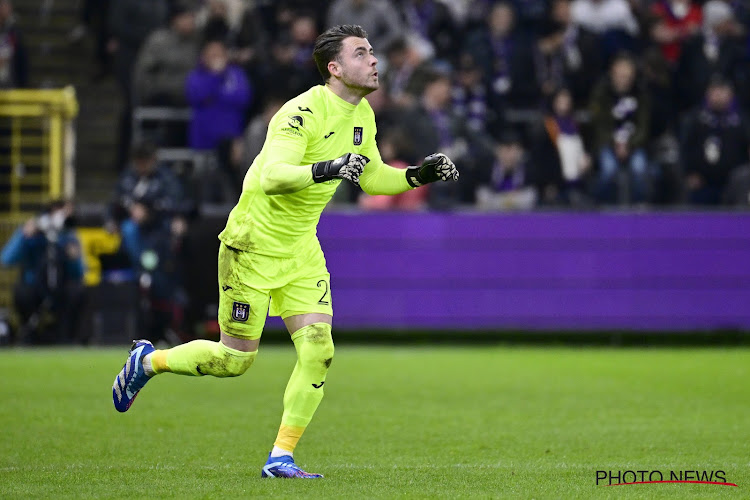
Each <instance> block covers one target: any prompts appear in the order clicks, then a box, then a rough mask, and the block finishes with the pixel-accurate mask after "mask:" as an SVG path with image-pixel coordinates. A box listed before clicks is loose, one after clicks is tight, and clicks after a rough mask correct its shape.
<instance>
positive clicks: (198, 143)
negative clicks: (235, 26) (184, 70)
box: [187, 40, 251, 151]
mask: <svg viewBox="0 0 750 500" xmlns="http://www.w3.org/2000/svg"><path fill="white" fill-rule="evenodd" d="M187 96H188V100H189V101H190V106H191V108H192V109H193V116H192V119H191V121H190V139H189V144H190V147H191V148H193V149H196V150H202V151H206V150H215V149H216V148H218V147H219V145H220V143H221V142H222V141H225V140H234V139H238V138H239V137H241V136H242V131H243V130H244V123H243V120H244V115H245V109H246V108H247V105H248V103H249V102H250V96H251V91H250V84H249V82H248V81H247V77H245V73H244V72H243V71H242V69H240V68H239V67H238V66H236V65H233V64H230V63H229V57H228V54H227V48H226V45H225V44H224V42H223V41H220V40H215V41H209V42H208V43H206V44H205V45H204V47H203V50H202V51H201V59H200V62H199V63H198V66H197V67H196V68H195V69H193V70H192V71H191V72H190V74H189V75H188V78H187Z"/></svg>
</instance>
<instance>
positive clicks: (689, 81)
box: [676, 0, 744, 111]
mask: <svg viewBox="0 0 750 500" xmlns="http://www.w3.org/2000/svg"><path fill="white" fill-rule="evenodd" d="M742 32H743V27H742V25H741V24H740V23H739V22H737V20H736V19H735V17H734V13H733V11H732V8H731V7H730V6H729V4H727V3H726V2H723V1H722V0H709V1H708V2H706V3H705V4H704V5H703V29H702V31H701V32H700V33H699V34H698V35H697V36H695V37H693V38H691V39H690V40H687V41H686V42H685V43H684V44H683V49H682V52H681V54H680V59H679V62H678V67H677V75H676V79H677V87H676V90H677V91H678V96H679V102H680V111H686V110H689V109H692V108H695V107H696V106H698V105H699V104H700V102H701V100H702V99H703V96H704V94H705V90H706V87H707V86H708V81H709V79H710V78H711V75H714V74H720V75H722V76H724V77H725V78H727V79H728V80H729V81H730V82H731V83H732V84H733V85H734V86H735V88H740V89H741V88H743V82H744V79H743V77H742V74H741V73H742V69H743V62H742V59H743V51H744V48H743V47H741V46H740V41H739V39H738V37H739V36H740V34H741V33H742Z"/></svg>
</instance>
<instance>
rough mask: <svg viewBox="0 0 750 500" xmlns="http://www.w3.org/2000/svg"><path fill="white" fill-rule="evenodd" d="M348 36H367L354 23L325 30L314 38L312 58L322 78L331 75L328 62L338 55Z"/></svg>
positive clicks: (362, 29)
mask: <svg viewBox="0 0 750 500" xmlns="http://www.w3.org/2000/svg"><path fill="white" fill-rule="evenodd" d="M350 36H355V37H357V38H367V32H366V31H365V30H364V28H362V26H359V25H356V24H342V25H340V26H334V27H333V28H329V29H327V30H325V31H324V32H323V33H321V34H320V36H318V38H317V39H316V40H315V49H313V59H315V65H316V66H317V67H318V71H319V72H320V75H321V76H322V77H323V80H325V81H328V79H329V78H330V77H331V72H330V71H328V63H329V62H331V61H333V60H334V59H336V58H337V57H338V55H339V52H341V45H342V43H343V42H344V39H346V38H349V37H350Z"/></svg>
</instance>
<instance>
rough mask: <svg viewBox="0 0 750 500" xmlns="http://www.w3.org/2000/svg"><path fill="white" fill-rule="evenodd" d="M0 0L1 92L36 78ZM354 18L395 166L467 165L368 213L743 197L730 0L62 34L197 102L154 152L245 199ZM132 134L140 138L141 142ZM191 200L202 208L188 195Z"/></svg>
mask: <svg viewBox="0 0 750 500" xmlns="http://www.w3.org/2000/svg"><path fill="white" fill-rule="evenodd" d="M10 1H11V0H0V87H12V86H24V85H25V84H26V82H27V80H28V76H27V69H26V67H27V63H26V56H25V49H24V45H23V40H22V37H21V36H20V33H19V31H18V28H17V23H16V22H15V21H14V17H13V15H12V8H11V5H10ZM341 23H350V24H360V25H362V26H363V27H364V28H365V29H366V30H367V32H368V34H369V40H370V42H371V43H372V45H373V47H374V48H375V51H376V55H377V56H378V57H379V67H380V75H381V83H382V86H381V89H380V90H379V91H377V92H376V93H374V94H372V95H370V96H369V97H368V99H369V100H370V102H371V104H372V105H373V108H374V109H375V112H376V117H377V119H378V130H379V134H380V137H379V140H380V141H381V142H382V143H386V145H387V148H388V149H389V154H388V156H389V158H390V161H391V162H393V163H394V164H398V165H404V164H414V163H416V162H418V161H419V160H420V158H422V157H423V156H424V155H426V154H429V153H431V152H433V151H437V150H439V151H442V152H444V153H446V154H448V155H449V156H450V157H451V158H452V159H453V160H454V162H455V163H456V164H457V165H458V166H459V168H460V169H461V172H462V176H461V182H460V183H459V185H457V186H442V185H441V186H439V187H438V186H430V187H429V188H428V189H426V190H425V191H429V193H426V194H425V196H416V195H415V196H411V197H399V198H394V199H393V200H390V201H386V200H384V199H376V200H370V199H368V198H367V197H366V196H365V195H363V194H362V193H360V192H357V190H356V189H351V188H350V187H348V186H343V187H342V189H340V190H339V191H340V192H339V193H338V194H337V197H336V201H338V202H343V203H358V204H359V205H360V206H361V207H363V208H365V209H386V208H400V209H416V208H423V207H430V208H438V209H449V208H452V207H455V206H458V205H462V206H472V205H474V206H479V207H484V208H487V209H528V208H533V207H539V206H542V207H544V206H579V207H590V206H599V205H611V204H618V205H623V204H624V205H630V204H636V205H640V204H691V205H720V204H724V205H734V206H746V205H748V204H750V201H749V200H748V196H747V195H748V191H750V183H749V182H748V179H750V172H749V170H748V169H749V168H750V167H749V166H748V163H749V162H750V156H749V154H748V150H749V149H750V140H749V137H750V136H749V134H750V133H749V132H748V130H749V129H748V123H747V118H746V113H747V112H748V111H750V92H749V91H748V89H749V88H750V86H749V85H748V83H750V81H749V80H750V8H749V7H748V6H747V3H746V2H743V1H739V0H459V1H450V2H449V1H445V0H442V1H441V0H402V1H396V0H318V1H312V0H307V1H306V0H280V1H270V0H96V1H95V0H85V1H84V2H83V3H82V11H81V25H80V26H78V27H77V28H76V29H75V30H73V33H71V36H76V37H79V36H83V34H84V33H86V32H88V33H90V34H91V35H92V36H93V37H94V38H95V43H94V46H95V57H96V61H97V64H98V66H99V69H100V73H106V72H111V74H112V75H113V76H114V77H115V78H116V80H117V82H118V83H119V87H120V89H121V91H122V98H123V101H124V102H125V106H124V112H123V114H122V117H121V120H120V123H119V129H120V141H119V154H118V155H117V167H118V169H119V170H122V169H124V168H125V166H126V165H127V163H128V161H130V159H129V156H128V153H129V151H130V148H131V145H132V144H133V142H134V136H133V130H132V123H133V121H132V113H133V109H136V108H142V107H153V106H159V107H167V108H173V109H185V108H189V109H190V116H191V118H190V123H189V125H188V126H187V127H185V128H184V129H181V128H180V127H171V128H168V129H167V132H166V133H164V130H163V129H159V130H160V133H158V134H155V135H154V134H152V136H151V137H150V138H151V139H152V140H154V141H156V143H157V145H158V146H162V147H166V146H168V145H169V146H173V147H174V146H182V147H189V148H192V149H193V150H194V151H197V152H210V153H212V154H213V155H214V157H215V159H216V161H215V162H214V166H215V167H216V168H217V169H218V171H219V172H221V174H222V176H223V179H224V182H225V184H228V185H229V186H230V193H229V196H225V198H228V199H225V200H223V201H225V202H226V203H231V201H232V200H231V198H232V197H233V196H235V195H236V194H237V191H238V189H239V184H240V183H241V179H242V178H243V176H244V173H245V172H246V170H247V168H249V166H250V165H251V163H252V160H253V158H254V156H255V154H257V152H258V150H259V148H260V147H261V145H262V141H263V138H264V135H265V127H266V126H267V124H268V121H269V119H270V117H271V116H272V115H273V113H274V112H275V111H276V110H277V109H278V107H279V105H280V104H281V103H283V102H284V101H285V100H286V99H288V98H291V97H293V96H294V95H297V94H298V93H301V92H303V91H305V90H307V89H308V88H309V87H310V86H312V85H316V84H319V83H321V82H322V80H321V77H320V75H319V74H318V73H317V70H316V68H315V65H314V63H313V61H312V57H311V52H312V46H313V43H314V40H315V38H316V36H317V35H318V34H319V33H320V32H321V31H322V30H324V29H325V28H326V27H328V26H331V25H335V24H341ZM142 132H143V131H141V130H139V131H138V133H139V135H138V138H141V137H142V134H141V133H142ZM199 201H200V200H199Z"/></svg>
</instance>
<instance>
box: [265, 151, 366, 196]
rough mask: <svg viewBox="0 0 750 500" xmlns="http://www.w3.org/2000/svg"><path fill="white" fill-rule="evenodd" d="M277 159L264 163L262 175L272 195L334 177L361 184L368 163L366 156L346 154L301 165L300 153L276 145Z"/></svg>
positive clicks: (266, 190) (294, 190) (269, 193)
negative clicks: (361, 177)
mask: <svg viewBox="0 0 750 500" xmlns="http://www.w3.org/2000/svg"><path fill="white" fill-rule="evenodd" d="M273 151H274V156H276V158H275V159H276V161H274V162H273V163H270V164H268V165H265V167H264V169H263V171H262V172H261V175H260V187H261V188H262V189H263V192H264V193H266V194H267V195H269V196H272V195H276V194H287V193H294V192H297V191H300V190H302V189H305V188H306V187H308V186H312V185H313V184H315V183H319V182H325V181H329V180H332V179H345V180H348V181H349V182H351V183H353V184H358V183H359V176H360V175H361V174H362V170H363V169H364V166H365V164H366V163H367V162H368V161H369V159H368V158H367V157H365V156H362V155H358V154H354V153H346V154H344V155H342V156H340V157H339V158H336V159H334V160H326V161H319V162H317V163H313V164H312V165H299V163H300V162H301V161H302V158H301V155H300V154H299V153H297V152H295V151H292V150H289V149H284V148H274V150H273Z"/></svg>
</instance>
